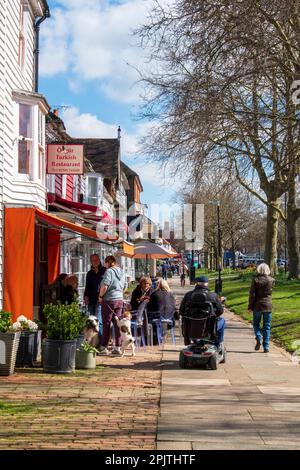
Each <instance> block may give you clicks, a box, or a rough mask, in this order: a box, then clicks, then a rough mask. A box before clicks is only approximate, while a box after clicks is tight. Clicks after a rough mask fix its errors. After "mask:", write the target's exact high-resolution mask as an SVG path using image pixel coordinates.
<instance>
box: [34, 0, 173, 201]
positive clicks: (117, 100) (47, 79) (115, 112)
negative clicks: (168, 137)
mask: <svg viewBox="0 0 300 470" xmlns="http://www.w3.org/2000/svg"><path fill="white" fill-rule="evenodd" d="M151 3H152V0H123V1H122V0H121V1H116V0H115V1H113V0H85V1H83V0H48V4H49V7H50V12H51V18H50V19H47V20H46V21H45V22H44V23H42V25H41V33H40V34H41V47H40V49H41V58H40V85H39V91H40V92H41V93H43V94H44V95H45V96H46V98H47V100H48V102H49V104H50V105H51V106H53V107H57V106H63V108H60V109H59V110H60V116H61V117H62V119H63V120H64V122H65V124H66V127H67V131H68V132H69V134H70V135H72V136H74V137H99V138H101V137H103V138H105V137H106V138H109V137H116V136H117V128H118V126H119V125H120V126H121V128H122V141H121V142H122V159H123V160H124V161H125V162H126V163H127V164H128V165H129V166H130V167H131V168H133V169H134V170H135V171H137V173H139V175H140V178H141V180H142V184H143V187H144V193H143V195H142V201H143V202H145V203H148V204H153V203H161V202H162V201H163V202H166V203H167V202H169V200H170V198H171V197H172V196H174V190H171V189H170V188H171V187H173V188H174V181H170V180H169V179H168V178H167V177H166V176H164V175H163V174H162V171H161V170H160V169H158V168H157V167H156V166H155V165H154V164H152V163H145V161H144V160H143V158H142V157H136V152H137V150H138V142H139V139H140V137H141V136H143V135H144V134H145V132H146V130H147V126H148V124H147V123H145V122H138V121H136V120H135V118H134V114H135V112H136V110H137V107H138V106H139V104H140V92H141V89H140V85H139V84H138V83H137V80H138V76H137V73H136V72H135V70H134V68H133V67H130V66H129V65H128V63H129V64H132V66H134V67H138V68H139V69H140V68H144V67H145V60H144V58H143V51H142V50H141V49H140V48H139V47H138V46H137V45H135V44H134V43H135V41H136V40H135V39H134V37H133V36H132V30H133V29H134V28H136V27H137V26H138V25H140V24H141V23H143V22H145V21H146V16H147V14H148V12H149V9H151ZM175 188H176V185H175Z"/></svg>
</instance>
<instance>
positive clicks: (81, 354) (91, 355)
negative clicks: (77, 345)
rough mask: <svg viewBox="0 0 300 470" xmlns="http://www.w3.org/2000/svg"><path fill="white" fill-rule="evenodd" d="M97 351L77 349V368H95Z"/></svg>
mask: <svg viewBox="0 0 300 470" xmlns="http://www.w3.org/2000/svg"><path fill="white" fill-rule="evenodd" d="M95 368H96V353H95V352H86V351H81V350H79V349H77V351H76V369H95Z"/></svg>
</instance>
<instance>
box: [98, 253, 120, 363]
mask: <svg viewBox="0 0 300 470" xmlns="http://www.w3.org/2000/svg"><path fill="white" fill-rule="evenodd" d="M104 264H105V267H106V271H105V274H104V276H103V279H102V282H101V285H100V292H99V303H101V304H102V323H103V335H102V338H101V346H100V348H99V352H100V354H108V353H109V351H108V349H107V345H108V341H109V335H110V324H111V322H112V323H113V326H114V331H115V349H114V350H113V351H112V354H116V355H118V356H121V348H120V346H121V334H120V330H119V327H118V325H117V321H116V318H115V317H118V318H120V317H121V316H122V311H123V291H124V287H125V276H124V273H123V271H122V269H121V268H120V267H119V266H117V262H116V258H115V257H114V256H107V257H106V258H105V263H104Z"/></svg>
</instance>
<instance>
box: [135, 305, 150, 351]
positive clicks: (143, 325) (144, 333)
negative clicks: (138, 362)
mask: <svg viewBox="0 0 300 470" xmlns="http://www.w3.org/2000/svg"><path fill="white" fill-rule="evenodd" d="M147 303H148V302H147V301H145V302H143V303H142V304H141V305H140V307H139V309H138V310H132V311H131V315H132V318H131V327H132V329H133V335H134V339H135V344H136V347H137V350H138V351H139V350H140V340H139V338H140V339H141V343H142V346H143V347H144V349H145V350H146V349H147V346H149V345H150V346H151V347H152V348H153V329H152V325H151V324H150V323H149V322H148V316H147V310H146V306H147ZM146 338H147V343H146Z"/></svg>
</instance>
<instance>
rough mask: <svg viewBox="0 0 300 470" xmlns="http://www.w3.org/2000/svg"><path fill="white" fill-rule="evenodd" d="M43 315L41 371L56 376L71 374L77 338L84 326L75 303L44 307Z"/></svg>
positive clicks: (83, 319) (73, 367)
mask: <svg viewBox="0 0 300 470" xmlns="http://www.w3.org/2000/svg"><path fill="white" fill-rule="evenodd" d="M44 314H45V317H46V319H47V327H46V331H47V338H46V339H45V340H44V341H43V344H42V356H43V369H44V371H45V372H52V373H57V374H66V373H70V372H73V371H74V370H75V353H76V342H77V337H78V335H79V333H80V332H81V331H82V329H83V328H84V326H85V318H84V317H83V316H82V315H81V312H80V310H79V307H78V304H77V302H73V303H72V304H70V305H67V304H65V305H62V304H61V303H58V304H55V305H53V304H48V305H45V307H44Z"/></svg>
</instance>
